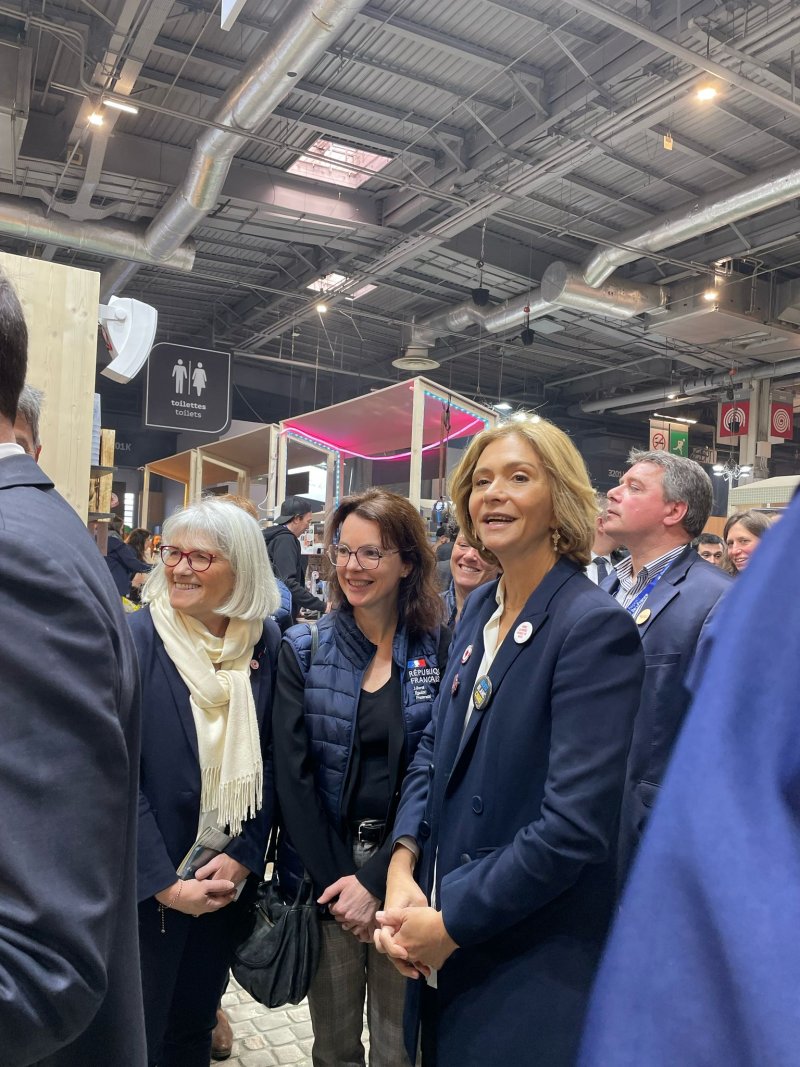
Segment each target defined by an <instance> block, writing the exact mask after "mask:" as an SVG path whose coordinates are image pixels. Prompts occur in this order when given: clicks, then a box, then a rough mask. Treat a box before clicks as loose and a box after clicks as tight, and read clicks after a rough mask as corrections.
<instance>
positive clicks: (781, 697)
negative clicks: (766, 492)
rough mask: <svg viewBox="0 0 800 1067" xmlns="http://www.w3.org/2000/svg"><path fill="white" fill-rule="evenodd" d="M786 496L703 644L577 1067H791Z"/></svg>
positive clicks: (792, 591) (792, 817)
mask: <svg viewBox="0 0 800 1067" xmlns="http://www.w3.org/2000/svg"><path fill="white" fill-rule="evenodd" d="M798 537H800V497H798V498H796V499H795V501H794V503H793V504H792V505H791V506H790V508H789V509H788V512H787V514H786V517H785V518H782V519H781V521H780V522H779V523H778V524H777V525H776V526H775V528H774V529H772V530H769V531H768V532H767V534H766V535H765V537H764V539H763V541H762V544H761V545H760V546H759V549H758V552H757V553H756V555H755V557H754V558H753V562H752V563H751V564H750V566H748V568H747V572H746V573H745V574H744V575H743V576H742V577H741V578H739V579H737V581H736V582H735V584H734V588H733V589H732V590H731V592H730V595H729V596H728V597H726V598H725V603H724V606H723V608H722V609H721V610H720V611H719V612H717V613H716V617H715V620H714V625H713V627H712V636H713V640H712V641H711V642H710V646H711V651H710V655H709V657H708V660H707V664H706V667H705V670H704V671H703V674H702V677H701V678H699V679H698V680H697V683H695V678H694V675H695V671H694V670H693V672H692V679H691V683H692V687H693V690H694V692H695V699H694V703H693V705H692V709H691V711H690V712H689V715H688V718H687V720H686V725H685V727H684V729H683V731H682V733H681V737H680V740H679V741H678V744H677V746H676V749H675V754H674V757H673V759H672V761H671V763H670V767H669V770H668V772H667V776H666V779H665V781H664V788H663V791H662V796H661V798H660V800H659V802H658V808H657V809H656V811H655V813H654V815H653V821H652V823H651V825H650V827H649V829H648V831H647V834H646V836H645V840H644V842H643V843H642V849H641V852H640V853H639V856H638V858H637V860H636V863H635V865H634V869H633V872H632V874H631V878H630V882H629V884H628V888H627V891H626V893H625V896H624V898H623V901H622V908H621V911H620V915H619V918H618V920H617V924H616V926H615V929H614V932H613V934H612V936H611V939H610V941H609V945H608V949H607V951H606V955H605V959H604V961H603V964H602V967H601V969H600V972H599V974H598V978H597V984H596V986H595V990H594V994H593V998H592V1008H591V1011H590V1014H589V1023H588V1027H587V1031H586V1035H585V1040H584V1050H583V1056H582V1058H581V1060H580V1062H581V1065H582V1067H701V1065H706V1064H713V1065H719V1067H722V1065H723V1064H724V1067H754V1065H755V1064H764V1065H769V1067H795V1064H797V1062H798V1058H799V1054H798V1050H800V1012H799V1011H798V989H800V952H798V950H797V931H798V929H800V893H798V890H797V887H798V885H800V849H798V830H797V828H798V820H800V793H798V787H797V783H798V780H800V716H798V707H797V697H798V693H800V655H798V636H800V567H798V565H797V541H798Z"/></svg>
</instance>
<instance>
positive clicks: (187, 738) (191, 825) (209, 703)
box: [130, 498, 279, 1067]
mask: <svg viewBox="0 0 800 1067" xmlns="http://www.w3.org/2000/svg"><path fill="white" fill-rule="evenodd" d="M143 599H144V601H145V603H146V605H147V607H146V609H145V610H143V611H140V612H138V613H136V614H135V615H133V616H131V620H130V625H131V630H132V632H133V636H134V641H135V643H136V648H137V652H138V656H139V670H140V674H141V684H142V752H141V765H140V802H139V842H138V849H139V865H138V890H139V902H140V903H139V941H140V955H141V965H142V986H143V991H144V1006H145V1025H146V1029H147V1048H148V1062H149V1064H150V1067H155V1065H156V1064H157V1065H158V1067H208V1063H209V1057H210V1052H211V1032H212V1030H213V1028H214V1025H215V1023H216V1012H217V1004H218V1003H219V999H220V995H221V993H222V989H223V986H224V983H225V980H226V975H227V971H228V966H229V963H230V957H231V950H232V945H233V942H234V939H235V936H236V933H237V930H236V927H237V919H239V918H241V915H242V911H243V908H242V904H240V903H236V904H235V903H233V902H234V900H235V899H236V896H237V891H238V890H239V888H240V887H241V886H242V885H243V884H244V883H245V881H246V880H248V879H250V880H251V886H252V888H253V889H254V888H255V885H256V884H257V881H258V879H260V878H261V877H262V876H263V873H264V861H265V850H266V842H267V835H268V832H269V827H270V824H271V820H272V772H271V765H270V763H269V761H268V758H267V753H268V745H269V724H270V718H269V709H270V708H271V704H272V694H273V681H274V672H275V666H276V660H277V650H278V643H279V632H278V628H277V626H276V624H275V623H274V622H272V621H271V620H267V621H266V622H265V621H264V620H265V619H266V618H267V616H269V615H270V614H271V613H272V612H273V611H275V609H276V608H277V605H278V593H277V589H276V587H275V579H274V578H273V576H272V569H271V567H270V566H269V560H268V559H267V552H266V547H265V545H264V539H263V538H262V536H261V531H260V530H259V528H258V524H257V523H256V522H254V520H253V519H252V518H251V517H250V516H249V515H247V514H246V513H245V512H244V511H243V510H242V509H241V508H239V507H236V506H235V505H233V504H231V503H227V502H220V501H217V500H214V499H213V498H206V499H204V500H201V501H200V502H199V503H196V504H191V505H189V506H188V507H186V508H184V509H183V510H181V511H179V512H178V513H177V514H175V515H173V516H171V517H170V518H169V519H167V521H166V522H165V523H164V533H163V543H162V545H161V548H160V561H159V563H158V564H157V565H156V567H155V569H154V570H153V572H152V574H151V575H150V577H149V578H148V580H147V584H146V586H145V590H144V597H143ZM207 827H216V828H218V829H219V830H222V831H225V832H226V833H227V834H228V835H230V836H231V838H232V840H231V841H230V842H229V843H228V844H227V845H226V846H225V848H224V850H223V851H222V852H220V853H219V854H217V855H215V856H214V857H213V858H212V859H210V860H209V861H208V862H207V863H205V864H204V865H203V866H202V867H201V868H200V869H199V870H198V871H197V872H196V874H195V876H194V877H193V878H189V879H188V880H185V881H184V880H181V879H180V878H178V875H177V873H176V872H177V869H178V867H179V866H180V865H181V863H182V861H183V859H184V857H185V856H186V854H187V853H188V852H189V850H190V849H191V848H192V845H193V843H194V841H195V839H196V838H197V837H198V834H199V833H200V832H201V831H203V830H204V829H206V828H207ZM195 919H197V920H198V921H194V920H195Z"/></svg>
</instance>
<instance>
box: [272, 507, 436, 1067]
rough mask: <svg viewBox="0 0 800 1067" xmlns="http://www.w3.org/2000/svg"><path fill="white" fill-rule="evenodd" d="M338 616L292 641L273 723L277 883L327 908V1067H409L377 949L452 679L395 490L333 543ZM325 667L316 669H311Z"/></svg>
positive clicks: (420, 551) (420, 529) (427, 565)
mask: <svg viewBox="0 0 800 1067" xmlns="http://www.w3.org/2000/svg"><path fill="white" fill-rule="evenodd" d="M326 554H327V556H328V559H329V560H330V564H331V566H330V585H329V597H330V600H331V602H332V604H333V606H334V610H333V611H332V612H330V613H329V614H327V615H325V616H324V617H323V618H322V619H321V620H320V622H319V623H318V644H317V648H316V650H315V651H314V654H313V657H312V647H311V646H312V639H311V633H310V629H309V627H308V626H307V625H299V626H295V627H293V628H292V629H290V630H289V631H288V632H287V634H286V636H285V637H284V640H283V644H282V646H281V651H280V655H279V660H278V682H277V689H276V699H275V707H274V714H273V729H274V735H273V736H274V760H275V784H276V788H277V793H278V802H279V806H280V810H281V818H282V836H281V844H280V846H279V849H278V873H279V877H280V880H281V884H282V886H283V888H284V892H285V893H286V894H287V896H291V895H293V893H294V892H295V890H296V887H297V884H298V881H297V880H298V879H299V878H301V877H302V876H303V869H305V870H306V871H307V872H308V875H309V877H310V878H311V879H312V881H313V883H314V886H315V890H316V893H317V897H318V901H319V903H320V905H321V907H322V908H324V917H323V922H322V953H321V959H320V965H319V969H318V971H317V974H316V976H315V978H314V980H313V982H312V985H311V989H310V991H309V996H308V1001H309V1006H310V1009H311V1021H312V1024H313V1028H314V1046H313V1051H312V1056H313V1063H314V1067H345V1065H350V1064H353V1065H356V1064H363V1063H364V1048H363V1046H362V1043H361V1033H362V1027H363V1012H364V997H365V993H366V991H367V988H368V989H369V997H368V1000H367V1014H368V1024H369V1030H370V1046H371V1052H370V1064H371V1065H373V1067H379V1065H380V1067H406V1065H407V1062H408V1061H407V1057H406V1053H405V1051H404V1048H403V1028H402V1016H403V1000H404V994H405V982H404V979H403V978H402V977H401V976H400V975H399V973H398V972H397V971H396V970H395V969H394V967H393V966H392V964H391V963H390V962H389V961H388V960H387V959H385V958H383V957H381V956H380V955H378V953H377V952H376V950H375V948H374V946H373V944H372V933H373V930H374V928H375V913H376V911H378V909H379V908H380V906H381V903H382V901H383V896H384V889H385V885H386V871H387V868H388V864H389V859H390V855H391V847H392V826H393V822H394V816H395V813H396V810H397V803H398V798H399V792H400V785H401V782H402V780H403V776H404V773H405V770H406V768H407V766H408V763H409V761H410V760H411V759H412V757H413V755H414V752H415V751H416V748H417V744H418V743H419V739H420V737H421V736H422V733H423V731H424V730H425V727H426V726H427V725H428V723H429V721H430V718H431V709H432V707H433V702H434V700H435V698H436V695H437V693H438V689H439V678H440V676H441V674H442V673H443V672H444V667H445V663H444V657H445V655H446V649H447V645H448V643H449V634H448V633H447V631H446V630H445V629H444V628H443V627H442V628H440V621H441V618H442V606H441V600H440V598H439V596H438V593H437V589H436V582H435V560H434V556H433V552H432V550H431V548H430V546H429V544H428V540H427V535H426V530H425V525H424V523H423V521H422V519H421V518H420V515H419V513H418V512H417V510H416V509H415V508H414V507H413V506H412V505H411V504H410V503H409V502H408V500H406V499H405V498H404V497H401V496H398V495H396V494H395V493H389V492H386V491H384V490H382V489H370V490H368V491H367V492H365V493H361V494H358V495H356V496H351V497H347V498H346V499H344V500H343V501H342V502H341V504H340V505H339V507H338V508H337V509H336V511H335V512H334V514H333V516H332V518H331V520H330V523H329V526H328V531H327V536H326ZM312 658H313V662H310V661H311V660H312Z"/></svg>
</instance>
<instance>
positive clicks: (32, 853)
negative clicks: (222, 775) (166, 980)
mask: <svg viewBox="0 0 800 1067" xmlns="http://www.w3.org/2000/svg"><path fill="white" fill-rule="evenodd" d="M0 559H2V564H1V565H0V619H3V639H2V641H0V678H2V680H3V684H2V686H0V805H1V806H2V811H3V816H4V818H3V824H2V828H0V851H2V855H3V874H2V901H3V902H2V909H0V912H1V914H0V988H2V990H3V995H2V997H1V998H0V1034H2V1053H0V1062H2V1063H3V1065H4V1067H11V1065H19V1064H23V1063H24V1064H32V1063H38V1064H42V1065H46V1067H78V1065H80V1067H106V1065H110V1064H115V1065H119V1067H140V1065H141V1067H144V1064H145V1062H146V1055H145V1047H144V1019H143V1016H142V985H141V978H140V977H139V947H138V936H137V915H136V822H137V805H138V788H137V786H138V771H139V679H138V671H137V669H136V650H135V649H134V647H133V641H132V640H131V636H130V634H129V632H128V627H127V625H126V624H125V616H124V615H123V614H122V604H121V602H120V598H119V594H118V593H117V590H116V589H115V588H114V583H113V582H112V580H111V578H110V577H109V574H108V570H107V568H106V565H105V563H104V562H103V557H102V556H101V555H100V553H99V552H98V551H97V546H96V545H95V544H94V542H93V541H92V538H91V537H90V536H89V534H88V533H87V531H86V527H85V526H84V525H83V524H82V523H81V521H80V519H79V518H78V516H77V515H76V514H75V512H74V511H73V510H72V508H71V507H70V506H69V504H67V503H66V501H64V500H63V499H62V498H61V497H60V496H59V495H58V493H57V492H56V491H55V489H54V488H53V484H52V482H50V480H49V479H48V478H47V476H46V475H45V474H44V473H43V472H42V471H41V470H40V468H39V467H38V466H37V465H36V464H35V463H34V461H33V460H32V459H31V458H30V457H28V456H11V457H9V458H7V459H3V460H0Z"/></svg>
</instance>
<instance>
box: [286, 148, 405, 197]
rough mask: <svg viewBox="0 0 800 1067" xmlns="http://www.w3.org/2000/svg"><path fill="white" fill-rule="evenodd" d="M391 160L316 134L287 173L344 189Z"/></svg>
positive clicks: (353, 186) (367, 177) (379, 169)
mask: <svg viewBox="0 0 800 1067" xmlns="http://www.w3.org/2000/svg"><path fill="white" fill-rule="evenodd" d="M391 161H392V157H391V156H382V155H380V153H378V152H367V151H366V150H365V149H363V148H353V147H352V145H346V144H339V143H338V142H337V141H331V140H328V139H327V138H325V137H320V138H319V139H318V140H316V141H315V142H314V144H312V145H311V147H310V148H309V149H308V151H307V152H304V153H303V155H301V156H299V157H298V158H297V159H296V160H295V161H294V163H292V165H291V166H290V167H289V168H288V172H289V174H300V175H302V177H304V178H314V179H315V180H316V181H319V182H330V183H331V185H339V186H342V185H343V186H345V188H347V189H357V188H358V187H359V185H363V184H364V182H366V181H369V179H370V178H371V177H372V176H373V175H374V174H378V173H379V172H380V171H382V170H383V168H384V167H385V166H386V164H387V163H391Z"/></svg>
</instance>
